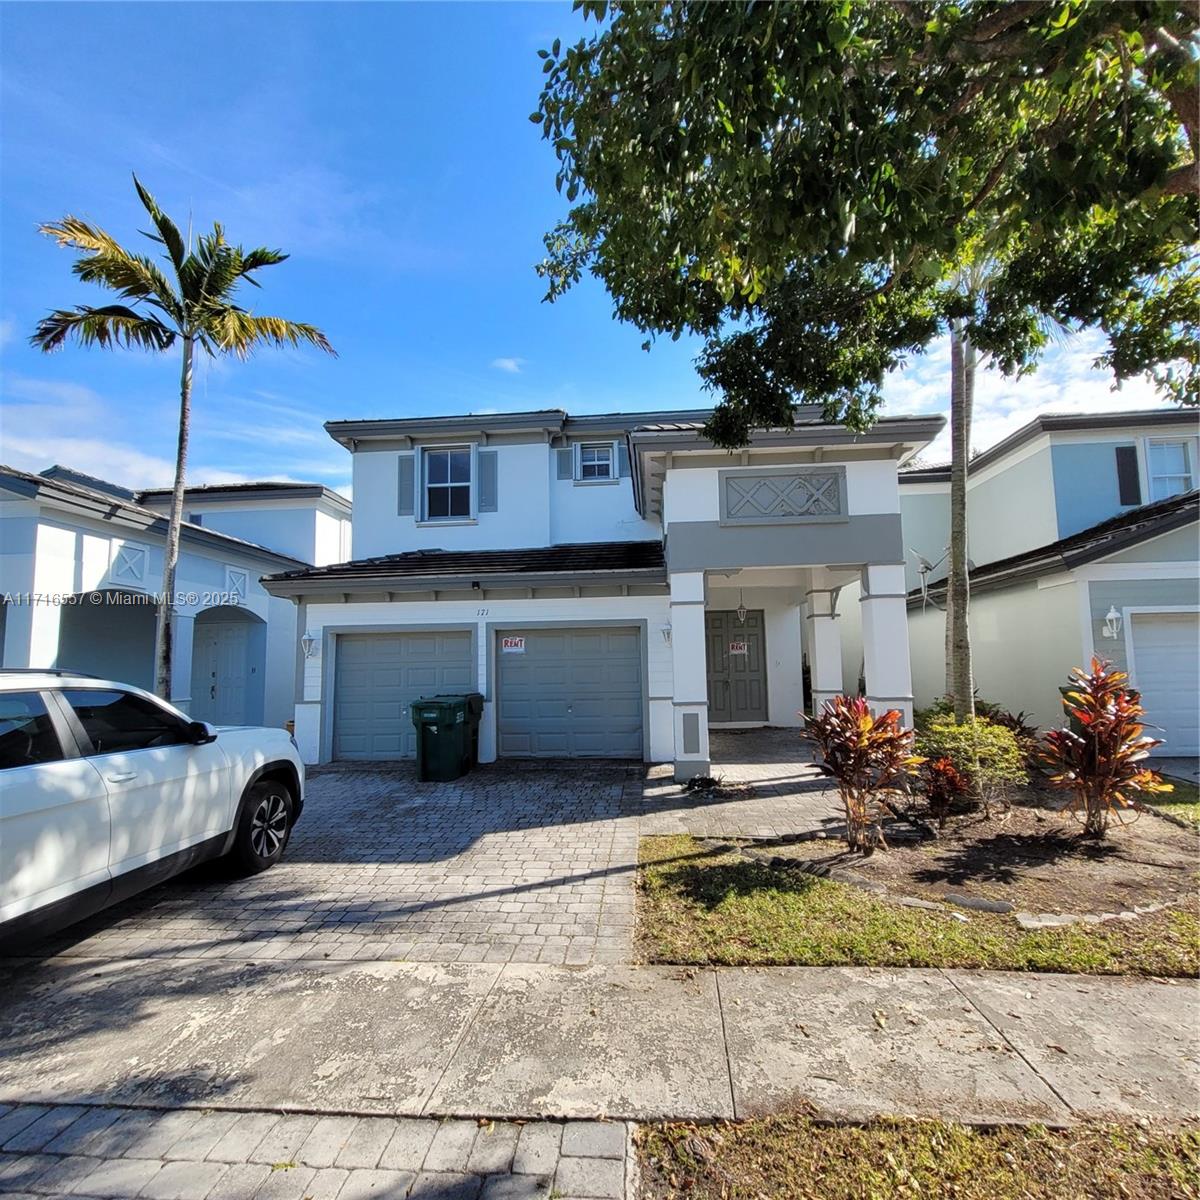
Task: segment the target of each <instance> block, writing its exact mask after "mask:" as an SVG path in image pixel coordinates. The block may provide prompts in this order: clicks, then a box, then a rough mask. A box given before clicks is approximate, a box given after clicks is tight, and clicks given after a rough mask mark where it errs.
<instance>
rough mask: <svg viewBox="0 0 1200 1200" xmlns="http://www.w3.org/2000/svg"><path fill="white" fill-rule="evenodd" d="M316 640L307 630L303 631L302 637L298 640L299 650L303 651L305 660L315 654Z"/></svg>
mask: <svg viewBox="0 0 1200 1200" xmlns="http://www.w3.org/2000/svg"><path fill="white" fill-rule="evenodd" d="M317 645H318V643H317V639H316V637H315V636H314V635H313V633H312V632H310V631H309V630H307V629H306V630H305V631H304V636H303V637H302V638H301V639H300V649H301V650H303V651H304V657H305V658H312V656H313V655H314V654H316V652H317Z"/></svg>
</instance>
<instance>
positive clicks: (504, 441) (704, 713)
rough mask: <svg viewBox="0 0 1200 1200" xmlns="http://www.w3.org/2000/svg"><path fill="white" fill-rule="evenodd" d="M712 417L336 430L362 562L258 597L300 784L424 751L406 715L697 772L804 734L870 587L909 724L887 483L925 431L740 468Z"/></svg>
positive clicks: (833, 682)
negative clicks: (719, 745) (441, 698)
mask: <svg viewBox="0 0 1200 1200" xmlns="http://www.w3.org/2000/svg"><path fill="white" fill-rule="evenodd" d="M707 416H708V413H707V412H675V413H641V414H619V415H609V416H580V417H573V416H569V415H568V414H567V413H565V412H561V411H558V410H553V411H545V412H531V413H511V414H500V415H488V416H456V417H433V418H408V419H396V420H390V419H389V420H363V421H336V422H331V423H329V424H328V425H327V426H326V428H327V430H328V431H329V433H330V434H331V435H332V436H333V437H334V438H335V439H336V440H337V441H338V442H339V443H340V444H341V445H343V446H345V447H346V448H347V449H348V450H349V451H350V452H351V454H352V455H353V479H354V515H353V532H352V543H353V555H354V557H353V559H352V560H351V561H349V562H345V563H339V564H333V565H329V566H325V567H313V568H306V569H297V570H290V571H283V572H280V573H277V574H275V575H273V576H270V577H268V578H266V579H265V580H264V586H265V587H266V588H267V590H268V591H269V592H270V593H271V594H272V595H274V596H279V597H288V598H291V599H292V600H294V601H295V602H296V604H297V606H298V609H299V613H300V617H299V624H298V628H299V629H301V630H303V631H304V634H303V638H302V643H303V647H304V652H303V654H302V656H301V661H300V671H299V679H298V694H297V701H296V718H295V720H296V737H297V740H298V741H299V743H300V745H301V749H302V752H303V753H304V755H305V758H306V759H307V760H308V761H310V762H324V761H328V760H338V759H348V760H386V759H395V758H404V757H410V756H411V755H412V754H413V753H414V750H415V747H414V731H413V728H412V726H411V723H410V720H409V712H408V707H409V705H410V704H411V702H412V701H414V700H416V699H418V698H419V697H421V696H423V695H431V694H435V693H438V692H462V691H467V690H472V691H478V692H480V693H482V694H483V696H484V710H483V718H482V724H481V729H480V757H481V759H482V760H483V761H485V762H488V761H492V760H494V759H496V758H497V757H503V756H514V757H527V756H553V757H556V758H564V757H580V758H589V757H594V756H595V757H622V758H625V757H633V758H641V759H645V760H648V761H658V762H672V763H674V764H675V773H676V777H677V778H679V779H687V778H690V777H693V776H695V775H699V774H706V773H708V771H709V769H710V760H709V742H708V733H709V728H710V726H754V725H762V724H771V725H796V724H798V723H799V713H800V711H801V710H802V709H803V708H804V706H805V694H804V676H803V663H804V662H805V660H807V663H808V666H809V669H810V672H811V677H812V692H813V698H814V700H815V701H816V702H818V703H820V702H821V701H822V700H823V699H824V698H826V697H828V696H830V695H833V694H836V693H837V692H840V691H841V690H842V650H841V644H840V624H839V621H838V619H837V617H836V598H837V595H838V592H839V590H840V589H842V588H844V587H845V586H847V585H848V584H850V583H854V584H856V585H859V586H860V587H861V596H860V600H859V605H858V606H859V608H861V610H862V620H861V628H862V631H863V658H864V660H865V679H866V693H867V695H868V697H869V698H870V699H871V701H872V703H873V704H875V705H877V706H880V707H898V708H901V709H903V710H904V711H905V712H906V713H907V714H909V715H911V711H912V688H911V679H910V669H909V657H908V630H907V620H906V598H905V586H904V545H903V539H902V537H901V524H900V501H899V485H898V481H897V472H898V468H899V467H900V466H902V465H903V464H905V463H907V462H908V461H909V460H910V459H912V457H913V456H914V455H916V454H917V453H918V452H919V451H920V450H921V449H922V448H923V447H925V446H926V445H928V443H929V442H930V441H931V439H932V438H934V437H935V436H936V435H937V433H938V431H939V430H940V429H941V427H942V424H943V421H942V418H940V417H898V418H887V419H884V420H882V421H880V422H879V423H878V424H877V425H876V426H875V427H874V428H873V429H872V430H871V431H870V432H868V433H866V434H854V433H851V432H849V431H848V430H846V429H844V428H842V427H840V426H836V425H829V424H826V423H824V422H822V420H821V418H820V415H819V412H817V411H816V410H802V411H800V412H799V413H798V414H797V422H796V427H795V428H794V429H793V430H787V431H784V430H775V431H772V430H767V431H761V432H758V433H756V434H755V435H754V437H753V439H752V441H751V443H750V445H749V446H748V447H747V448H746V449H744V450H742V451H740V452H737V453H735V454H729V453H727V452H724V451H721V450H718V449H716V448H715V447H714V446H713V445H712V444H711V443H710V442H709V441H708V440H707V439H706V438H704V437H703V435H702V433H701V428H702V426H703V424H704V423H705V421H706V419H707Z"/></svg>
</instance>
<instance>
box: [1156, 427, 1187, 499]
mask: <svg viewBox="0 0 1200 1200" xmlns="http://www.w3.org/2000/svg"><path fill="white" fill-rule="evenodd" d="M1146 457H1147V461H1148V464H1149V467H1150V499H1151V500H1166V499H1168V498H1169V497H1171V496H1178V495H1180V494H1181V493H1183V492H1190V491H1191V490H1192V488H1193V486H1194V484H1193V483H1192V478H1193V470H1192V447H1191V445H1190V444H1189V443H1188V442H1186V441H1180V442H1151V443H1150V444H1149V445H1148V446H1147V448H1146Z"/></svg>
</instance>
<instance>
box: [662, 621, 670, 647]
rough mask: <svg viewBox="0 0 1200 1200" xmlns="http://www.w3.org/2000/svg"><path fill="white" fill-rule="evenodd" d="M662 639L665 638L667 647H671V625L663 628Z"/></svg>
mask: <svg viewBox="0 0 1200 1200" xmlns="http://www.w3.org/2000/svg"><path fill="white" fill-rule="evenodd" d="M662 637H663V641H664V642H666V643H667V645H668V646H669V645H670V644H671V627H670V625H664V626H663V627H662Z"/></svg>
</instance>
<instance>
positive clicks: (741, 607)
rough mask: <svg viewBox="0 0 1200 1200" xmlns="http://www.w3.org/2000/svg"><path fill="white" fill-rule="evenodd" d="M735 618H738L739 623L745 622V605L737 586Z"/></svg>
mask: <svg viewBox="0 0 1200 1200" xmlns="http://www.w3.org/2000/svg"><path fill="white" fill-rule="evenodd" d="M737 619H738V624H739V625H745V623H746V605H745V602H744V601H743V600H742V589H741V588H738V606H737Z"/></svg>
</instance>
